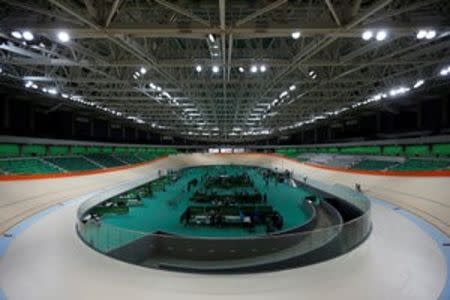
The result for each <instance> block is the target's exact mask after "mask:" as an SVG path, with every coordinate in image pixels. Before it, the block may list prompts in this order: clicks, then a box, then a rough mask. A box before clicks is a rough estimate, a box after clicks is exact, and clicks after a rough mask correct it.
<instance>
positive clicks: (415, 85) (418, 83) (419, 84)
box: [414, 79, 425, 89]
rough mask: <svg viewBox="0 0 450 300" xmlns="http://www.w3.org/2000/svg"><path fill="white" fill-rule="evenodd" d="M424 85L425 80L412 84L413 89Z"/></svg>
mask: <svg viewBox="0 0 450 300" xmlns="http://www.w3.org/2000/svg"><path fill="white" fill-rule="evenodd" d="M424 83H425V80H423V79H420V80H417V82H416V83H415V84H414V88H415V89H417V88H419V87H421V86H422V85H423V84H424Z"/></svg>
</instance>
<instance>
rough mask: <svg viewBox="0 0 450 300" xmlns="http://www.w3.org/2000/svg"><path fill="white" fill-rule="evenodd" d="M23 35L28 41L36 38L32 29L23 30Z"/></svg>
mask: <svg viewBox="0 0 450 300" xmlns="http://www.w3.org/2000/svg"><path fill="white" fill-rule="evenodd" d="M22 36H23V38H24V39H25V40H26V41H32V40H33V39H34V35H33V34H32V33H31V32H30V31H24V32H22Z"/></svg>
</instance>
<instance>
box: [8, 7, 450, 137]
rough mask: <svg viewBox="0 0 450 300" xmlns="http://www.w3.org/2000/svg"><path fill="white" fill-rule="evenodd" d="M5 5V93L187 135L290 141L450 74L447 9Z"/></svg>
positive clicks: (438, 82) (445, 80)
mask: <svg viewBox="0 0 450 300" xmlns="http://www.w3.org/2000/svg"><path fill="white" fill-rule="evenodd" d="M0 3H1V5H2V9H1V12H0V18H1V25H0V39H1V40H0V66H1V74H0V76H1V77H2V83H4V84H5V83H7V84H8V85H16V86H20V87H21V88H23V89H31V90H34V91H35V92H37V93H43V94H49V96H51V97H59V98H60V99H61V101H69V102H71V103H74V104H77V105H81V106H86V107H88V108H90V109H92V110H96V111H98V112H99V113H102V114H108V115H110V116H111V117H114V118H125V119H128V120H132V121H133V122H136V124H139V126H142V127H146V128H149V129H152V130H157V131H160V132H162V133H167V134H168V135H182V136H185V137H191V138H192V139H202V140H208V141H222V142H224V141H226V142H234V141H246V140H255V139H260V138H268V137H272V136H277V135H280V134H288V133H290V132H294V131H296V130H299V129H301V128H302V127H304V126H311V125H314V124H315V123H319V122H321V120H323V119H325V120H329V119H332V118H334V117H336V116H337V115H340V114H353V113H358V110H360V109H361V108H362V107H365V106H367V105H368V104H372V103H373V102H380V101H389V99H391V100H392V98H395V97H396V96H398V95H400V94H404V93H410V92H413V91H414V89H415V88H416V89H426V88H431V87H433V86H436V85H440V86H442V85H443V84H447V83H448V78H446V76H445V75H447V73H448V74H450V68H448V66H450V51H449V48H450V38H449V34H450V26H449V23H450V17H449V16H450V1H448V0H440V1H439V0H416V1H406V0H381V1H372V0H308V1H306V0H304V1H301V0H297V1H288V0H277V1H269V0H265V1H261V0H260V1H242V0H234V1H227V0H217V1H213V0H211V1H206V0H196V1H194V0H190V1H189V0H179V1H167V0H134V1H131V0H95V1H94V0H74V1H68V0H33V1H14V0H0ZM447 69H448V72H447V71H446V70H447Z"/></svg>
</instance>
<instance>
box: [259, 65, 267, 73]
mask: <svg viewBox="0 0 450 300" xmlns="http://www.w3.org/2000/svg"><path fill="white" fill-rule="evenodd" d="M259 70H260V71H261V72H263V73H264V72H265V71H266V70H267V67H266V66H265V65H261V66H260V67H259Z"/></svg>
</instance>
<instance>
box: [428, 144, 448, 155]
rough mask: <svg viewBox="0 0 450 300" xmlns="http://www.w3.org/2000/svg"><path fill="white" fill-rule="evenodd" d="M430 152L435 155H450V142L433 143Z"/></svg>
mask: <svg viewBox="0 0 450 300" xmlns="http://www.w3.org/2000/svg"><path fill="white" fill-rule="evenodd" d="M431 152H432V153H433V155H437V156H450V144H435V145H433V147H432V150H431Z"/></svg>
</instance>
